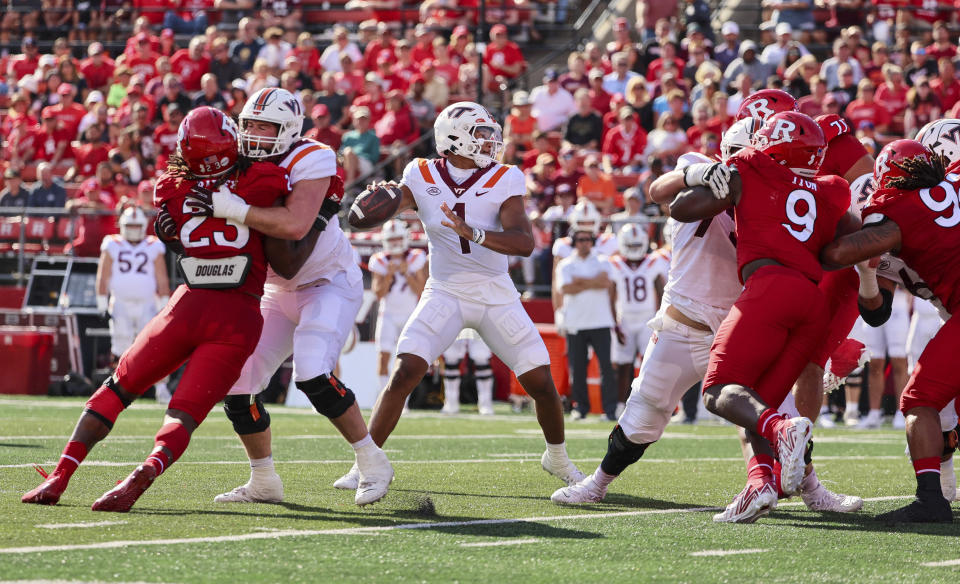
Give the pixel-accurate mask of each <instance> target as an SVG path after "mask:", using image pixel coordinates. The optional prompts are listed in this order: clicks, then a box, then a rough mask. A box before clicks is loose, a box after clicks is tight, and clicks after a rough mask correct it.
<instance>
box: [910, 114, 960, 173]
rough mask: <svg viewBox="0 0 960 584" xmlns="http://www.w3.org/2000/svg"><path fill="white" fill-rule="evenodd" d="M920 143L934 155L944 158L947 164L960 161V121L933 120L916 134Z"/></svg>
mask: <svg viewBox="0 0 960 584" xmlns="http://www.w3.org/2000/svg"><path fill="white" fill-rule="evenodd" d="M917 142H920V143H921V144H923V145H924V146H926V147H927V148H929V149H930V150H933V152H934V154H942V155H943V156H946V158H947V160H948V161H949V164H953V163H954V162H956V161H957V160H960V120H956V119H942V120H934V121H932V122H930V123H929V124H927V125H926V126H924V127H922V128H920V131H919V132H917Z"/></svg>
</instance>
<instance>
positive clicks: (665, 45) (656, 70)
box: [647, 40, 685, 82]
mask: <svg viewBox="0 0 960 584" xmlns="http://www.w3.org/2000/svg"><path fill="white" fill-rule="evenodd" d="M667 61H669V62H672V63H673V64H674V65H676V70H677V71H683V67H684V65H685V63H684V62H683V59H680V58H679V57H677V45H676V44H675V43H674V42H673V41H671V40H664V41H661V42H660V58H658V59H654V60H653V61H651V62H650V65H649V66H648V67H647V81H650V82H654V81H657V80H658V79H660V69H661V68H662V67H663V64H664V63H666V62H667Z"/></svg>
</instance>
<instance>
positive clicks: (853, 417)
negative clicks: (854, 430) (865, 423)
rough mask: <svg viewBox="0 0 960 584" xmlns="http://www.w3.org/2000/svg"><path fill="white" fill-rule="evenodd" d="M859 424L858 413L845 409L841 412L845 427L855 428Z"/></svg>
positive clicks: (857, 411)
mask: <svg viewBox="0 0 960 584" xmlns="http://www.w3.org/2000/svg"><path fill="white" fill-rule="evenodd" d="M859 423H860V411H859V410H851V409H849V408H848V409H846V410H844V411H843V424H844V425H845V426H856V425H857V424H859Z"/></svg>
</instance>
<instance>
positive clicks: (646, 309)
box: [607, 252, 670, 328]
mask: <svg viewBox="0 0 960 584" xmlns="http://www.w3.org/2000/svg"><path fill="white" fill-rule="evenodd" d="M607 261H608V262H610V265H611V266H613V279H614V281H615V282H616V284H617V319H618V320H619V321H620V322H621V323H622V324H623V325H624V326H626V327H628V328H629V327H631V325H645V324H646V322H647V321H648V320H650V319H651V318H653V315H654V314H656V312H657V308H658V307H657V289H656V286H654V282H655V281H656V279H657V277H662V278H663V280H664V282H666V279H667V272H668V271H669V270H670V260H669V258H668V257H667V256H666V255H665V254H663V253H657V252H654V253H651V254H648V255H647V257H645V258H643V259H642V260H640V263H639V264H638V265H637V266H636V267H630V264H629V263H628V262H627V260H626V259H624V258H623V257H622V256H620V255H619V254H617V255H612V256H610V257H608V258H607Z"/></svg>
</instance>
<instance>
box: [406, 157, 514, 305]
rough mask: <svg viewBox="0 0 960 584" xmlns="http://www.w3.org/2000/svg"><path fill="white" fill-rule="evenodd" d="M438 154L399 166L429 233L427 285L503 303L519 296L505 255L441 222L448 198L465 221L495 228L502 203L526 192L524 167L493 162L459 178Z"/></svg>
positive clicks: (484, 300) (478, 298) (490, 301)
mask: <svg viewBox="0 0 960 584" xmlns="http://www.w3.org/2000/svg"><path fill="white" fill-rule="evenodd" d="M446 165H447V161H446V160H445V159H442V158H438V159H432V160H427V159H424V158H417V159H414V160H413V161H412V162H410V163H409V164H407V167H406V168H405V169H404V170H403V179H402V181H401V184H402V185H404V186H406V187H407V188H409V189H410V191H411V192H412V193H413V198H414V200H415V202H416V205H417V215H418V216H419V217H420V221H421V222H422V223H423V229H424V231H425V232H426V234H427V243H428V250H429V254H430V278H429V279H428V281H427V288H437V289H440V290H443V291H446V292H448V293H450V294H453V295H454V296H458V297H460V298H464V299H466V300H471V301H474V302H483V303H486V304H506V303H508V302H513V301H514V300H517V299H518V298H519V297H520V294H519V293H518V292H517V287H516V286H515V285H514V283H513V280H511V279H510V276H509V274H508V273H507V256H506V255H504V254H502V253H498V252H495V251H493V250H491V249H487V248H485V247H483V246H482V245H477V244H476V243H473V242H472V241H469V240H467V239H464V238H462V237H460V236H459V235H457V233H456V232H455V231H454V230H453V229H451V228H449V227H446V226H444V225H442V224H441V222H443V221H446V219H447V218H446V215H444V214H443V211H441V210H440V205H441V204H442V203H446V204H447V206H448V207H449V208H450V210H451V211H453V212H454V213H455V214H457V215H458V216H460V217H462V218H463V220H464V221H466V222H467V224H469V225H471V226H473V227H479V228H481V229H485V230H489V231H499V230H500V229H501V226H500V207H501V206H502V205H503V203H504V201H506V200H507V199H509V198H511V197H522V196H524V194H525V193H526V186H525V184H524V177H523V173H522V172H521V171H520V169H518V168H516V167H514V166H508V165H504V164H496V163H495V164H492V165H490V166H488V167H487V168H482V169H477V170H476V172H474V173H473V174H472V175H470V177H469V178H468V179H467V180H465V181H463V182H462V183H460V184H457V183H456V182H455V181H454V180H453V179H452V178H451V177H450V173H449V172H448V171H447V166H446Z"/></svg>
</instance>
